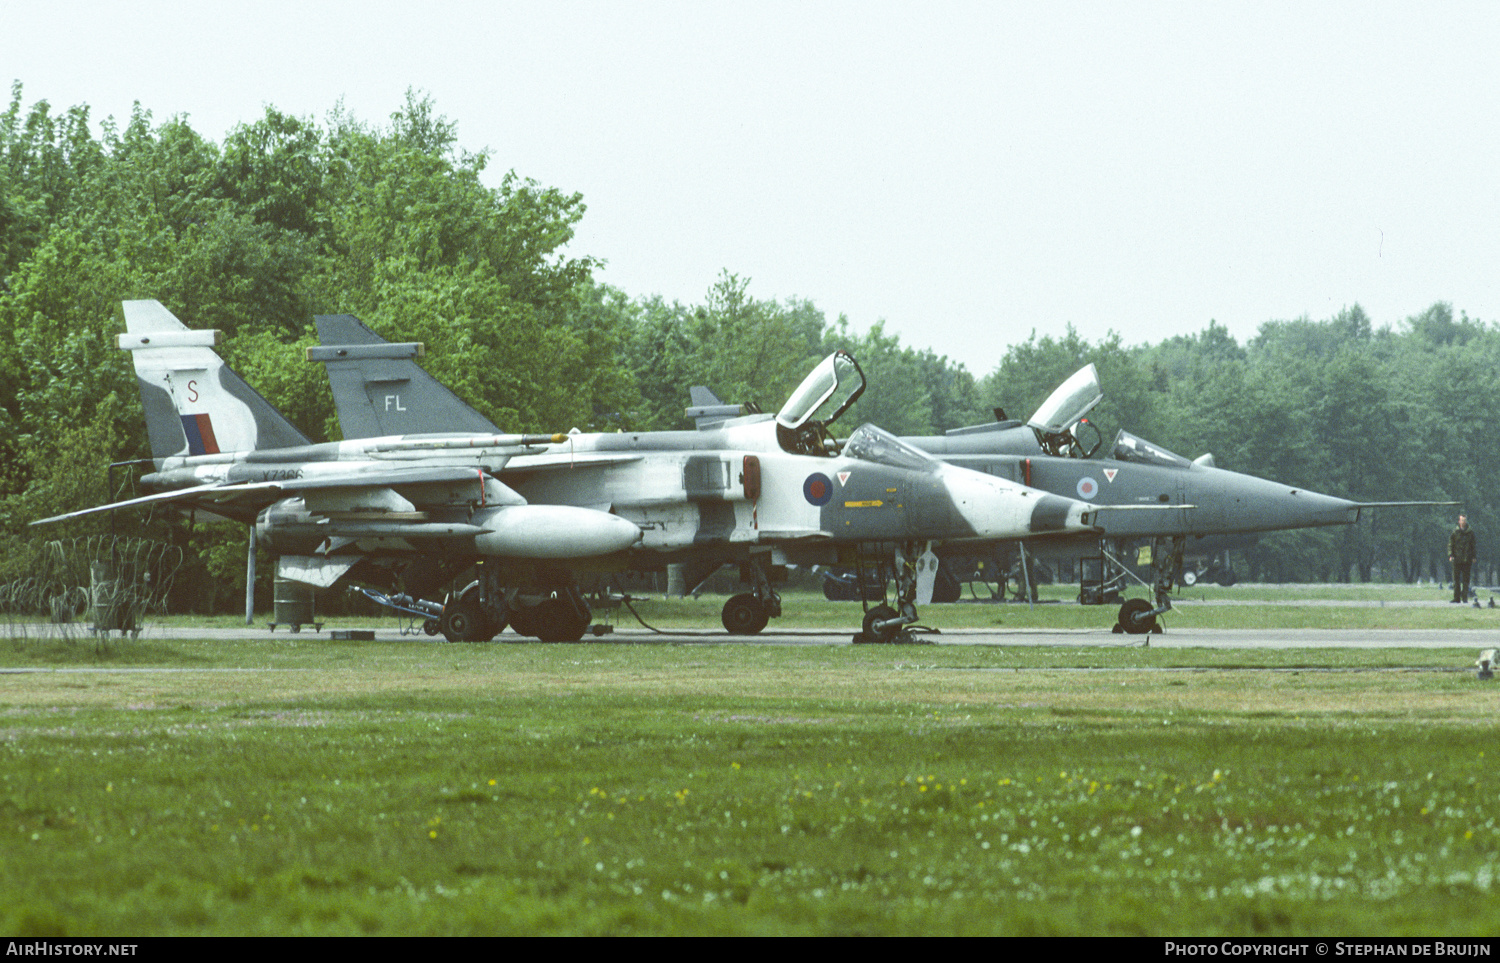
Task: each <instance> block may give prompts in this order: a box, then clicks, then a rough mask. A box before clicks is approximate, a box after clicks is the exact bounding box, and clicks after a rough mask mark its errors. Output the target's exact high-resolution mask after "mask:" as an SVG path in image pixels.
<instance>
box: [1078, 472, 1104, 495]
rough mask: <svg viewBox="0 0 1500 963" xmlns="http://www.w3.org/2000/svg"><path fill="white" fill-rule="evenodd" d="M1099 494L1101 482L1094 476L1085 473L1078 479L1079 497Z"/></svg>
mask: <svg viewBox="0 0 1500 963" xmlns="http://www.w3.org/2000/svg"><path fill="white" fill-rule="evenodd" d="M1097 494H1099V483H1098V482H1096V481H1094V479H1093V478H1091V477H1089V476H1088V475H1085V476H1083V477H1082V478H1080V479H1079V480H1078V497H1079V498H1093V497H1094V496H1095V495H1097Z"/></svg>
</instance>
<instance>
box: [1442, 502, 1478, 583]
mask: <svg viewBox="0 0 1500 963" xmlns="http://www.w3.org/2000/svg"><path fill="white" fill-rule="evenodd" d="M1448 561H1450V562H1452V563H1453V601H1455V602H1467V601H1468V600H1469V571H1470V570H1471V569H1472V568H1473V567H1474V529H1472V528H1470V527H1469V517H1468V516H1467V515H1460V516H1458V527H1457V528H1455V529H1454V530H1453V534H1452V535H1449V536H1448Z"/></svg>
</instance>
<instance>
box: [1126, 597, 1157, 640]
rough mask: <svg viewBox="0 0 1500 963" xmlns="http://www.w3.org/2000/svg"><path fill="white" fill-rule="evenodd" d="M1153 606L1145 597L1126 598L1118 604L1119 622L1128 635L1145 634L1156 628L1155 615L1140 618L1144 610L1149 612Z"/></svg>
mask: <svg viewBox="0 0 1500 963" xmlns="http://www.w3.org/2000/svg"><path fill="white" fill-rule="evenodd" d="M1152 608H1153V606H1152V605H1151V603H1150V602H1149V601H1147V600H1146V599H1126V600H1125V604H1124V605H1122V606H1120V615H1119V624H1120V626H1121V627H1123V628H1124V629H1125V631H1126V632H1127V633H1129V634H1130V635H1146V634H1148V633H1150V632H1152V631H1153V630H1155V628H1156V616H1154V615H1153V616H1151V617H1150V618H1148V619H1143V618H1140V615H1141V614H1142V613H1144V612H1149V611H1151V609H1152Z"/></svg>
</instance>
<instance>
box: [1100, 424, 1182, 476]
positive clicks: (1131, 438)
mask: <svg viewBox="0 0 1500 963" xmlns="http://www.w3.org/2000/svg"><path fill="white" fill-rule="evenodd" d="M1114 457H1115V458H1117V459H1118V460H1120V461H1134V462H1139V463H1141V464H1143V465H1164V466H1166V467H1167V468H1191V467H1192V466H1193V463H1192V462H1190V461H1188V460H1187V459H1186V458H1184V457H1182V456H1181V455H1176V454H1173V453H1172V452H1170V451H1167V450H1166V449H1165V448H1162V447H1161V446H1160V445H1153V444H1151V442H1149V441H1147V440H1146V439H1144V438H1140V437H1137V436H1136V435H1132V434H1131V433H1130V432H1128V431H1124V430H1121V432H1120V433H1119V434H1118V435H1116V436H1115V450H1114Z"/></svg>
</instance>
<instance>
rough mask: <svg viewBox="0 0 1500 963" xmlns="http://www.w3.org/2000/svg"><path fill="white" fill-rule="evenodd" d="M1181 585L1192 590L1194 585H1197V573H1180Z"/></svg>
mask: <svg viewBox="0 0 1500 963" xmlns="http://www.w3.org/2000/svg"><path fill="white" fill-rule="evenodd" d="M1182 584H1183V585H1186V586H1187V587H1188V588H1192V587H1193V586H1194V585H1197V584H1198V573H1197V572H1192V571H1188V572H1183V573H1182Z"/></svg>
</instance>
